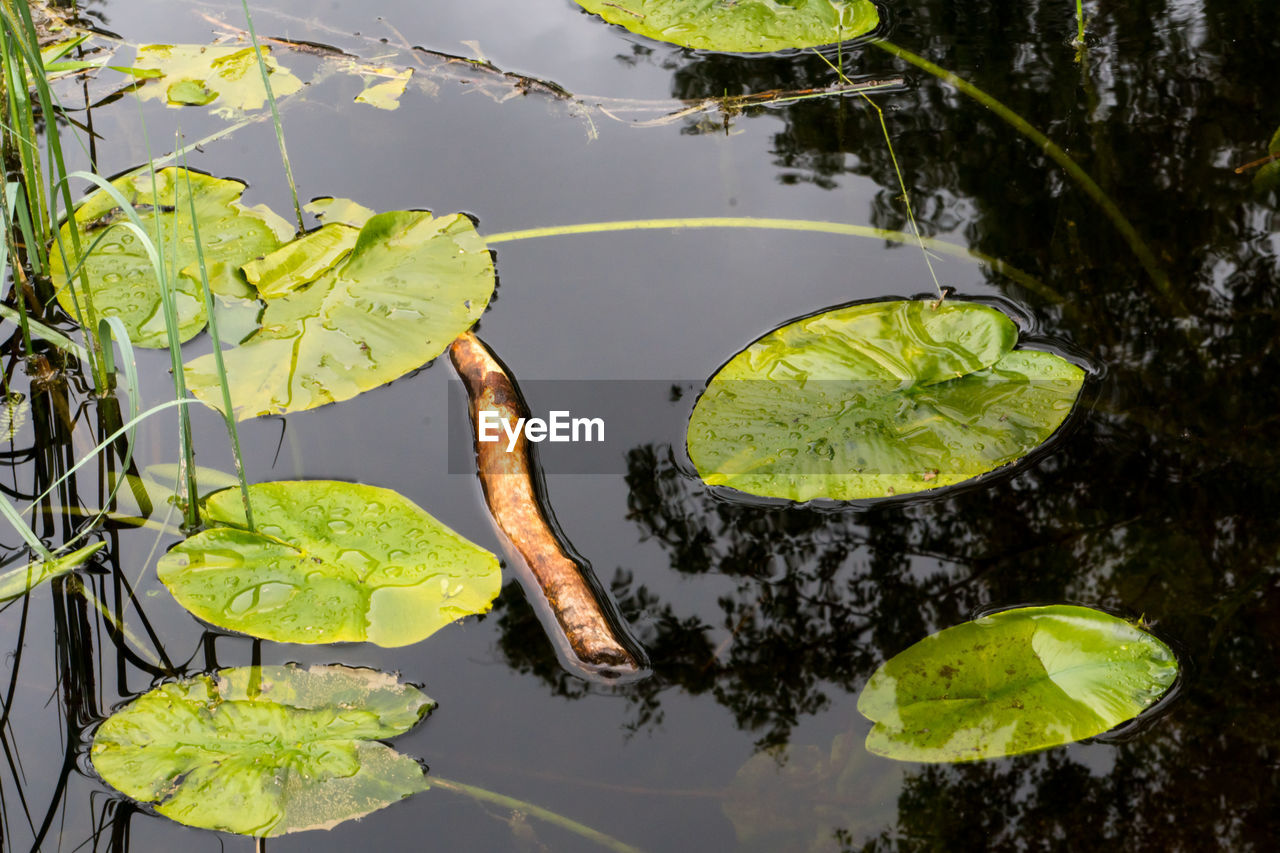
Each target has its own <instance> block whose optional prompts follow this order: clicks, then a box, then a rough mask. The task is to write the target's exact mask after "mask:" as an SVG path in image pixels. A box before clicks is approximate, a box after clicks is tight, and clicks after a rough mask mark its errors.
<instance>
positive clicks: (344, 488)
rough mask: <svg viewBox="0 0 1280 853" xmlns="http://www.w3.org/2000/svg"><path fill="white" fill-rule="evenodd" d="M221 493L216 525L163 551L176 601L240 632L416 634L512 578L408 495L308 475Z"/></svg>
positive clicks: (400, 641) (387, 638)
mask: <svg viewBox="0 0 1280 853" xmlns="http://www.w3.org/2000/svg"><path fill="white" fill-rule="evenodd" d="M249 499H250V501H251V503H252V505H253V517H254V522H255V524H256V529H255V530H248V529H247V524H246V522H245V515H244V505H243V503H242V497H241V494H240V490H239V489H227V490H225V491H221V492H216V493H215V494H213V495H211V496H210V497H209V498H208V499H207V500H206V501H205V503H204V512H203V513H202V514H201V517H202V518H203V519H204V521H205V523H206V524H209V525H211V526H210V527H208V528H207V529H206V530H204V531H202V532H200V533H197V534H196V535H195V536H192V537H191V538H189V539H187V540H185V541H183V542H180V543H179V544H178V545H176V546H174V548H173V549H172V550H171V551H169V553H168V554H166V555H165V556H164V557H162V558H161V559H160V562H159V564H158V566H157V569H156V571H157V574H158V575H159V577H160V580H161V581H162V582H163V583H164V585H165V586H167V587H168V588H169V591H170V592H172V593H173V596H174V597H175V598H176V599H177V600H178V603H179V604H181V605H182V606H183V607H185V608H186V609H187V610H189V611H191V612H192V613H193V614H195V615H196V616H198V617H200V618H201V619H203V620H205V621H206V622H209V623H211V624H213V625H217V626H218V627H220V628H227V629H229V630H232V631H239V632H241V633H245V634H250V635H252V636H255V637H261V638H263V639H266V640H275V641H277V642H282V643H336V642H360V641H368V642H371V643H375V644H377V645H380V646H405V645H409V644H410V643H416V642H418V641H420V640H422V639H424V638H426V637H428V636H430V635H431V634H433V633H435V632H436V631H437V630H439V629H440V628H443V627H444V626H445V625H448V624H450V623H452V622H455V621H457V620H458V619H461V618H463V617H464V616H470V615H472V614H476V613H483V612H485V611H486V610H488V609H489V607H490V606H491V605H492V602H493V599H495V598H496V597H497V595H498V592H499V591H500V589H501V585H502V574H501V570H500V568H499V566H498V558H497V557H495V556H494V555H493V554H491V553H490V552H488V551H486V550H484V549H483V548H480V547H478V546H477V545H474V544H472V543H471V542H468V541H467V540H466V539H464V538H462V537H461V536H459V535H458V534H457V533H454V532H453V531H452V530H450V529H449V528H448V527H446V526H445V525H443V524H441V523H440V522H439V521H437V520H436V519H434V518H432V517H431V516H430V515H429V514H427V512H426V511H425V510H423V509H421V508H420V507H418V506H417V505H415V504H414V503H412V502H411V501H409V500H408V499H406V498H404V497H403V496H401V495H399V494H397V493H396V492H393V491H391V490H390V489H381V488H377V487H375V486H364V485H358V484H354V483H340V482H330V481H326V480H305V481H293V482H276V483H259V484H256V485H252V486H250V487H249Z"/></svg>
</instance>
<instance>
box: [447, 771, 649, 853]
mask: <svg viewBox="0 0 1280 853" xmlns="http://www.w3.org/2000/svg"><path fill="white" fill-rule="evenodd" d="M428 781H429V782H430V784H431V785H432V786H434V787H437V788H444V789H445V790H446V791H454V792H456V793H459V794H465V795H466V796H468V797H471V798H472V799H476V800H481V801H482V802H486V803H493V804H494V805H498V806H502V807H503V808H508V809H513V810H518V811H522V812H524V813H525V814H528V815H532V816H533V817H536V818H538V819H539V820H544V821H546V822H547V823H550V824H553V825H555V826H558V827H560V828H561V829H567V830H568V831H569V832H572V833H574V834H575V835H580V836H582V837H583V838H586V839H588V840H590V841H594V842H595V843H597V844H599V845H600V846H601V847H604V848H606V849H608V850H614V851H617V853H640V848H638V847H633V846H632V845H630V844H627V843H625V842H622V841H619V840H618V839H616V838H614V837H613V836H611V835H605V834H604V833H603V832H600V831H599V830H598V829H592V828H591V827H589V826H587V825H586V824H583V823H578V821H576V820H573V819H572V818H567V817H565V816H564V815H561V814H557V813H555V812H553V811H550V810H549V809H544V808H542V807H541V806H535V805H534V804H533V803H530V802H526V801H525V800H517V799H516V798H515V797H508V796H506V795H504V794H498V793H495V792H493V791H490V790H487V789H485V788H477V787H476V786H475V785H467V784H465V783H463V782H454V781H453V780H451V779H441V778H440V777H439V776H431V777H429V780H428Z"/></svg>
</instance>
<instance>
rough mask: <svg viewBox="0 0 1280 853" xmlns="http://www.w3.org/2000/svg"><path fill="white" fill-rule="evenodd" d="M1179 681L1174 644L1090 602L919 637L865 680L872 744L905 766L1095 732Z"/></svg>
mask: <svg viewBox="0 0 1280 853" xmlns="http://www.w3.org/2000/svg"><path fill="white" fill-rule="evenodd" d="M1177 676H1178V663H1177V661H1176V660H1175V659H1174V656H1173V652H1171V651H1170V650H1169V647H1168V646H1166V645H1165V644H1164V643H1162V642H1161V641H1160V640H1158V639H1156V638H1155V637H1153V636H1152V635H1151V634H1149V633H1147V632H1146V631H1144V630H1142V628H1141V627H1139V626H1137V625H1133V624H1131V623H1129V622H1126V621H1125V620H1123V619H1119V618H1117V617H1115V616H1111V615H1109V614H1107V613H1102V612H1100V611H1097V610H1091V609H1089V608H1087V607H1076V606H1071V605H1054V606H1051V607H1020V608H1018V609H1015V610H1005V611H1003V612H1000V613H994V614H991V615H990V616H984V617H982V618H981V619H977V620H975V621H973V622H966V623H964V624H963V625H956V626H955V627H952V628H947V629H946V630H944V631H939V632H938V633H937V634H934V635H933V636H931V637H926V638H925V639H923V640H921V641H920V642H918V643H916V644H915V645H914V646H912V647H911V648H909V649H907V650H906V651H904V652H902V653H901V654H898V655H895V656H894V657H893V658H892V659H890V660H889V661H887V662H886V663H885V664H884V665H882V666H881V667H880V668H879V669H878V670H876V672H875V673H874V674H873V675H872V676H871V679H870V680H869V681H868V682H867V686H866V687H865V688H863V691H862V695H861V696H859V697H858V710H859V711H861V712H862V714H863V715H864V716H865V717H867V718H868V719H870V720H872V721H874V722H875V724H876V725H875V727H874V728H872V730H871V733H870V734H869V735H867V749H869V750H871V751H872V752H874V753H876V754H877V755H883V756H885V757H887V758H896V759H899V760H901V761H931V762H934V761H973V760H977V759H983V758H998V757H1001V756H1005V755H1020V754H1022V753H1026V752H1034V751H1036V750H1040V749H1047V748H1048V747H1052V746H1058V745H1060V744H1064V743H1071V742H1072V741H1078V740H1082V739H1084V738H1088V737H1094V736H1096V735H1100V734H1102V733H1103V732H1105V731H1107V730H1108V729H1111V728H1114V727H1115V726H1118V725H1119V724H1120V723H1123V722H1126V721H1128V720H1131V719H1133V718H1134V717H1136V716H1137V715H1138V714H1140V713H1142V712H1143V711H1144V710H1145V709H1146V708H1149V707H1150V706H1151V705H1152V704H1154V703H1155V701H1156V700H1157V699H1159V698H1160V697H1161V696H1162V695H1163V694H1164V693H1165V692H1166V691H1167V690H1168V689H1169V687H1170V686H1171V685H1172V684H1173V682H1174V681H1175V680H1176V678H1177Z"/></svg>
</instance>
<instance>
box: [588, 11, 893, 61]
mask: <svg viewBox="0 0 1280 853" xmlns="http://www.w3.org/2000/svg"><path fill="white" fill-rule="evenodd" d="M577 2H578V5H579V6H581V7H582V8H584V9H586V10H587V11H588V12H593V13H595V14H597V15H599V16H600V17H602V18H604V19H605V20H606V21H608V22H609V23H611V24H618V25H619V26H622V27H626V28H627V29H628V30H631V32H633V33H637V34H638V35H642V36H648V37H649V38H653V39H657V40H659V41H665V42H671V43H672V44H678V45H681V46H683V47H692V48H697V49H699V50H718V51H726V52H729V53H766V52H772V51H778V50H791V49H795V48H805V47H819V46H821V45H826V44H835V43H836V42H842V41H846V40H848V39H851V38H857V37H858V36H861V35H866V34H867V33H869V32H871V31H872V30H874V29H875V28H876V26H877V25H879V23H880V16H879V13H877V12H876V7H875V4H874V3H872V2H870V0H785V2H784V0H616V2H614V0H577Z"/></svg>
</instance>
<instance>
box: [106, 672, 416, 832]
mask: <svg viewBox="0 0 1280 853" xmlns="http://www.w3.org/2000/svg"><path fill="white" fill-rule="evenodd" d="M434 706H435V703H434V702H432V701H431V700H430V699H429V698H427V696H426V695H425V694H424V693H423V692H422V691H421V690H419V689H418V688H416V687H414V686H412V685H408V684H402V683H400V682H398V681H396V679H395V677H393V676H391V675H387V674H385V673H381V672H376V671H374V670H371V669H356V668H352V667H345V666H312V667H310V668H308V669H303V668H301V667H298V666H293V665H290V666H262V667H236V668H233V669H223V670H218V671H217V672H214V673H213V674H212V675H197V676H195V677H193V678H188V679H185V680H183V681H176V682H170V683H168V684H162V685H160V686H159V687H157V688H155V689H154V690H151V691H149V692H147V693H144V694H143V695H141V696H139V697H137V698H136V699H134V700H133V701H131V702H129V703H128V704H127V705H125V706H124V707H123V708H121V709H120V710H118V711H116V712H115V713H114V714H112V715H111V716H110V717H108V718H107V719H106V721H104V722H103V723H102V725H101V726H100V727H99V728H98V730H97V732H95V733H94V737H93V746H92V748H91V749H90V751H89V756H90V760H91V761H92V762H93V767H94V769H95V770H97V771H98V773H99V774H100V775H101V776H102V778H103V779H104V780H106V782H107V783H108V784H109V785H111V786H112V787H114V788H116V789H117V790H119V791H121V792H122V793H124V794H125V795H126V796H129V797H131V798H133V799H134V800H137V801H138V802H141V803H147V804H150V805H151V806H152V807H153V808H154V809H155V810H156V811H157V812H159V813H160V814H162V815H164V816H165V817H168V818H171V819H172V820H175V821H177V822H179V823H182V824H186V825H187V826H196V827H201V828H204V829H216V830H221V831H223V832H234V833H238V834H240V835H251V836H257V837H260V838H269V837H273V836H277V835H284V834H286V833H290V832H300V831H302V830H307V829H329V828H331V827H333V826H335V825H337V824H339V823H342V822H343V821H347V820H351V819H352V818H357V817H361V816H363V815H366V814H369V813H370V812H372V811H376V810H378V809H381V808H384V807H386V806H389V805H391V804H392V803H395V802H397V801H399V800H401V799H404V798H405V797H408V796H410V795H412V794H414V793H417V792H418V791H423V790H426V789H427V788H428V787H429V785H428V783H427V778H426V770H425V769H424V768H423V767H422V765H420V764H419V763H418V762H417V761H415V760H414V759H412V758H409V757H408V756H405V755H401V754H400V753H398V752H396V751H395V750H393V749H392V748H391V747H389V746H386V745H385V744H382V743H378V741H379V740H382V739H384V738H389V737H394V736H395V735H398V734H402V733H404V732H406V731H408V730H409V729H411V728H413V727H414V726H415V725H417V724H418V722H419V721H420V720H421V719H422V718H423V717H425V716H426V715H427V714H428V713H429V712H430V711H431V709H432V708H433V707H434Z"/></svg>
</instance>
